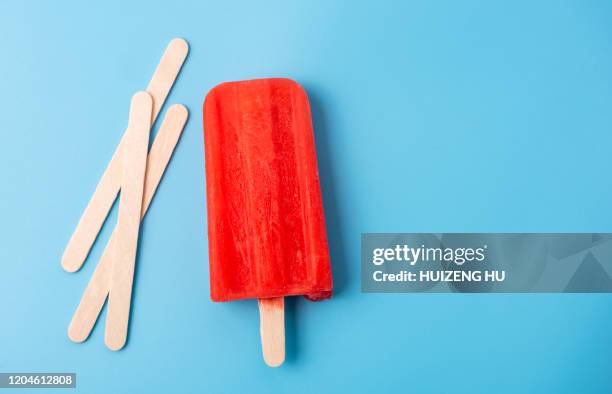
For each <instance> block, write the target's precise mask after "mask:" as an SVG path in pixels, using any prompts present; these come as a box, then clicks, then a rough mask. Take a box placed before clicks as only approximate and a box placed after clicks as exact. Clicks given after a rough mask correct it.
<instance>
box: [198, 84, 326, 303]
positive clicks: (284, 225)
mask: <svg viewBox="0 0 612 394" xmlns="http://www.w3.org/2000/svg"><path fill="white" fill-rule="evenodd" d="M204 140H205V148H206V149H205V151H206V152H205V157H206V197H207V208H208V240H209V256H210V288H211V298H212V300H213V301H232V300H237V299H243V298H272V297H283V296H290V295H304V296H305V297H306V298H308V299H310V300H313V301H316V300H320V299H325V298H329V297H331V294H332V275H331V269H330V262H329V252H328V248H327V235H326V232H325V219H324V217H323V204H322V201H321V189H320V187H319V173H318V170H317V159H316V151H315V145H314V137H313V132H312V121H311V118H310V106H309V104H308V97H307V96H306V92H305V91H304V89H303V88H302V87H301V86H300V85H298V84H297V83H296V82H294V81H292V80H289V79H282V78H273V79H257V80H251V81H240V82H227V83H223V84H221V85H218V86H217V87H215V88H213V89H212V90H211V91H210V93H208V96H207V97H206V100H205V102H204Z"/></svg>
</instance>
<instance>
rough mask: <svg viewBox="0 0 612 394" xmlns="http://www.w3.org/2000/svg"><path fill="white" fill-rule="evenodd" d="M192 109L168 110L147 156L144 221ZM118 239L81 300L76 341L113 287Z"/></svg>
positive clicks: (74, 325) (73, 331)
mask: <svg viewBox="0 0 612 394" xmlns="http://www.w3.org/2000/svg"><path fill="white" fill-rule="evenodd" d="M187 116H188V111H187V108H186V107H185V106H184V105H182V104H174V105H172V106H171V107H170V108H168V111H167V112H166V116H165V117H164V120H163V122H162V124H161V126H160V128H159V131H158V132H157V135H156V136H155V140H154V141H153V145H152V146H151V150H150V151H149V155H148V157H147V173H146V177H145V188H144V196H143V201H142V212H141V215H140V216H141V220H142V219H144V216H145V214H146V213H147V210H148V208H149V205H150V204H151V201H152V200H153V196H154V195H155V191H156V190H157V186H158V185H159V183H160V181H161V178H162V176H163V175H164V171H165V169H166V167H167V165H168V163H169V162H170V158H171V157H172V153H173V152H174V148H175V147H176V144H177V143H178V140H179V138H180V136H181V133H182V132H183V128H184V126H185V123H186V122H187ZM116 242H117V232H116V231H113V233H112V234H111V236H110V239H109V241H108V244H107V245H106V248H105V249H104V252H103V253H102V257H100V262H99V263H98V266H97V267H96V269H95V271H94V273H93V275H92V277H91V279H90V281H89V284H88V285H87V288H86V289H85V292H84V293H83V297H82V298H81V302H80V303H79V306H78V307H77V310H76V311H75V313H74V316H73V317H72V320H71V322H70V325H69V326H68V337H69V338H70V340H72V341H73V342H83V341H85V340H86V339H87V337H89V334H90V333H91V330H92V329H93V326H94V324H95V323H96V320H97V319H98V316H99V315H100V312H101V311H102V307H103V306H104V301H106V296H107V295H108V290H109V288H110V280H111V268H112V261H113V260H112V257H113V251H114V250H115V243H116Z"/></svg>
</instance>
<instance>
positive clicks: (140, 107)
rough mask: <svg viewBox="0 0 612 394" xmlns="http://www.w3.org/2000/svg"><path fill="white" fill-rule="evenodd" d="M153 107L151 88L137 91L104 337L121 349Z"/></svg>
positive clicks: (125, 153)
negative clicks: (146, 90)
mask: <svg viewBox="0 0 612 394" xmlns="http://www.w3.org/2000/svg"><path fill="white" fill-rule="evenodd" d="M152 110H153V100H152V99H151V96H149V94H148V93H147V92H138V93H136V94H135V95H134V97H133V98H132V105H131V107H130V120H129V124H128V132H127V135H126V139H125V145H124V147H123V176H122V177H121V196H120V197H119V218H118V219H117V227H116V231H117V241H116V242H115V252H114V256H113V260H114V261H113V264H112V270H111V271H112V272H111V288H110V291H109V298H108V316H107V319H106V335H105V337H104V342H105V343H106V346H107V347H108V348H109V349H111V350H119V349H121V348H122V347H123V345H124V344H125V341H126V339H127V330H128V321H129V316H130V304H131V301H132V283H133V279H134V267H135V265H136V249H137V247H138V233H139V229H140V213H141V211H142V196H143V192H144V182H145V172H146V169H147V150H148V149H147V148H148V145H149V132H150V131H151V111H152Z"/></svg>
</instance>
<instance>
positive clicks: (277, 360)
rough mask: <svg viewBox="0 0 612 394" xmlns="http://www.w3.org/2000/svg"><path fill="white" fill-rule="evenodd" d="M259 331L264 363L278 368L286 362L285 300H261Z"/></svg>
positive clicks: (281, 298) (279, 298)
mask: <svg viewBox="0 0 612 394" xmlns="http://www.w3.org/2000/svg"><path fill="white" fill-rule="evenodd" d="M258 302H259V331H260V334H261V348H262V351H263V357H264V361H265V362H266V364H268V366H270V367H278V366H280V365H281V364H282V363H283V362H284V361H285V299H284V298H283V297H278V298H260V299H259V300H258Z"/></svg>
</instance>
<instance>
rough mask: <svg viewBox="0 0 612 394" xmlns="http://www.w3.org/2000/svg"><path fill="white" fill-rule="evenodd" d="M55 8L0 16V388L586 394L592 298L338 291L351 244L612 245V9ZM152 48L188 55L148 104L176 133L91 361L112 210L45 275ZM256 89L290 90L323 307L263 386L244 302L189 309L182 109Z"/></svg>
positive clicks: (596, 338)
mask: <svg viewBox="0 0 612 394" xmlns="http://www.w3.org/2000/svg"><path fill="white" fill-rule="evenodd" d="M66 3H69V2H64V4H60V2H49V1H7V0H4V1H2V2H0V37H2V40H1V43H0V50H1V51H0V53H2V60H1V61H0V92H1V93H0V120H1V126H0V133H1V136H2V138H1V141H2V143H0V163H1V165H0V180H1V183H0V202H1V204H0V218H1V219H0V220H1V222H0V223H1V224H0V262H1V263H0V267H1V268H0V315H1V318H0V319H1V320H0V372H76V373H77V375H78V388H77V390H66V392H82V393H87V394H97V393H135V392H147V393H169V392H200V393H204V392H205V393H247V392H248V393H295V394H297V393H331V392H347V393H374V392H377V393H378V392H380V393H382V392H393V391H396V392H414V393H490V392H495V393H500V394H503V393H517V392H525V393H553V392H554V393H577V392H580V393H605V392H612V380H610V379H609V374H610V351H611V350H612V313H610V311H611V310H612V296H611V295H606V294H602V295H569V294H550V295H530V294H522V295H501V294H500V295H486V294H483V295H458V294H435V295H432V294H401V295H393V294H390V295H368V294H362V293H361V292H360V288H359V284H360V280H359V275H360V272H359V241H360V234H361V233H362V232H379V231H380V232H393V231H405V232H454V231H479V232H487V231H498V232H513V231H522V232H532V231H533V232H539V231H548V232H565V231H568V232H581V231H585V232H612V203H611V202H612V176H610V175H609V172H610V169H612V155H611V154H610V152H611V147H612V24H610V21H611V20H612V3H610V2H609V1H579V0H574V1H563V2H561V1H552V0H551V1H514V2H491V1H452V0H448V1H418V2H417V1H405V2H399V1H398V2H375V1H371V2H348V1H347V2H341V1H333V2H332V1H323V0H321V1H300V2H298V1H277V2H264V4H259V5H256V4H255V3H256V2H247V1H245V2H236V1H227V2H225V1H224V2H221V1H215V2H213V1H209V2H204V1H192V2H182V1H165V2H161V1H159V2H146V3H145V2H142V3H141V4H133V3H135V2H132V3H130V4H128V2H124V1H104V2H95V3H94V2H71V3H72V4H66ZM175 36H181V37H184V38H186V39H187V40H188V41H189V42H190V45H191V52H190V54H189V57H188V59H187V62H186V64H185V66H184V68H183V71H182V73H181V75H180V77H179V79H178V81H177V83H176V85H175V88H174V90H173V91H172V94H171V95H170V97H169V99H168V101H167V103H184V104H186V105H187V106H188V108H189V110H190V120H189V123H188V125H187V127H186V129H185V132H184V134H183V137H182V139H181V141H180V143H179V145H178V147H177V149H176V152H175V154H174V157H173V160H172V162H171V163H170V166H169V167H168V170H167V171H166V174H165V177H164V179H163V182H162V184H161V185H160V188H159V190H158V193H157V195H156V197H155V199H154V201H153V204H152V206H151V209H150V211H149V214H148V216H147V218H146V220H145V221H144V225H143V228H142V238H141V242H140V252H139V258H138V268H137V276H136V281H135V295H134V300H133V314H132V320H131V331H130V337H129V342H128V345H127V347H126V348H125V349H124V350H122V351H120V352H117V353H113V352H111V351H109V350H107V349H106V348H105V346H104V343H103V334H104V332H103V331H104V330H103V329H104V325H103V324H98V325H97V326H96V327H95V330H94V332H93V334H92V336H91V338H90V339H89V340H88V341H87V342H86V343H84V344H82V345H76V344H73V343H71V342H70V341H69V340H68V338H67V336H66V328H67V326H68V322H69V321H70V319H71V316H72V313H73V312H74V310H75V308H76V306H77V304H78V301H79V299H80V297H81V294H82V291H83V290H84V288H85V286H86V284H87V282H88V280H89V277H90V276H91V274H92V272H93V269H94V266H95V264H96V262H97V260H98V258H99V257H100V254H101V252H102V250H103V249H104V246H105V244H106V240H107V239H108V237H109V235H110V232H111V230H112V227H113V225H114V223H115V221H116V207H115V209H114V211H113V214H112V215H111V217H110V218H109V220H108V221H107V223H106V225H105V227H104V229H103V231H102V233H101V236H100V238H99V239H98V241H97V243H96V245H95V247H94V249H93V251H92V253H91V255H90V257H89V259H88V261H87V263H86V265H85V266H84V268H83V269H82V270H81V271H80V272H78V273H76V274H68V273H66V272H64V271H63V270H62V269H61V267H60V257H61V255H62V253H63V250H64V247H65V245H66V243H67V241H68V239H69V237H70V235H71V233H72V231H73V230H74V227H75V226H76V223H77V221H78V219H79V217H80V215H81V212H82V210H83V209H84V207H85V205H86V203H87V201H88V199H89V197H90V195H91V194H92V192H93V190H94V188H95V186H96V184H97V181H98V179H99V177H100V175H101V174H102V172H103V170H104V168H105V166H106V164H107V162H108V160H109V159H110V157H111V155H112V153H113V151H114V148H115V146H116V144H117V143H118V141H119V139H120V137H121V133H122V132H123V130H124V128H125V125H126V122H127V114H128V105H129V100H130V96H131V95H132V94H133V93H134V92H135V91H137V90H141V89H144V88H145V87H146V84H147V82H148V80H149V78H150V76H151V74H152V72H153V70H154V69H155V66H156V64H157V61H158V60H159V57H160V56H161V54H162V52H163V50H164V47H165V46H166V44H167V43H168V42H169V41H170V39H171V38H173V37H175ZM258 77H290V78H293V79H295V80H297V81H298V82H300V83H301V84H303V85H304V87H305V88H306V90H307V91H308V94H309V96H310V99H311V102H312V111H313V117H314V126H315V137H316V143H317V150H318V159H319V166H320V173H321V182H322V185H321V186H322V191H323V196H324V205H325V211H326V218H327V227H328V233H329V242H330V250H331V255H332V266H333V274H334V281H335V289H336V295H335V297H334V298H333V299H332V300H330V301H325V302H321V303H310V302H308V301H306V300H304V299H302V298H294V299H291V300H289V301H288V306H287V319H288V322H287V340H288V343H287V353H288V359H287V362H286V364H285V365H284V366H283V367H282V368H280V369H270V368H267V367H266V366H265V365H264V363H263V361H262V360H261V354H260V343H259V333H258V311H257V305H256V302H255V301H252V300H249V301H241V302H233V303H225V304H214V303H212V302H211V301H210V300H209V284H208V250H207V241H206V226H205V223H206V213H205V188H204V162H203V137H202V122H201V115H202V113H201V104H202V101H203V98H204V96H205V94H206V93H207V92H208V90H209V89H211V88H212V87H213V86H214V85H216V84H218V83H220V82H223V81H231V80H240V79H249V78H258ZM162 115H163V114H162ZM104 317H105V316H104V315H103V316H102V321H103V320H104ZM20 392H27V390H24V391H20ZM33 392H40V391H33ZM54 392H61V391H54Z"/></svg>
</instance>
